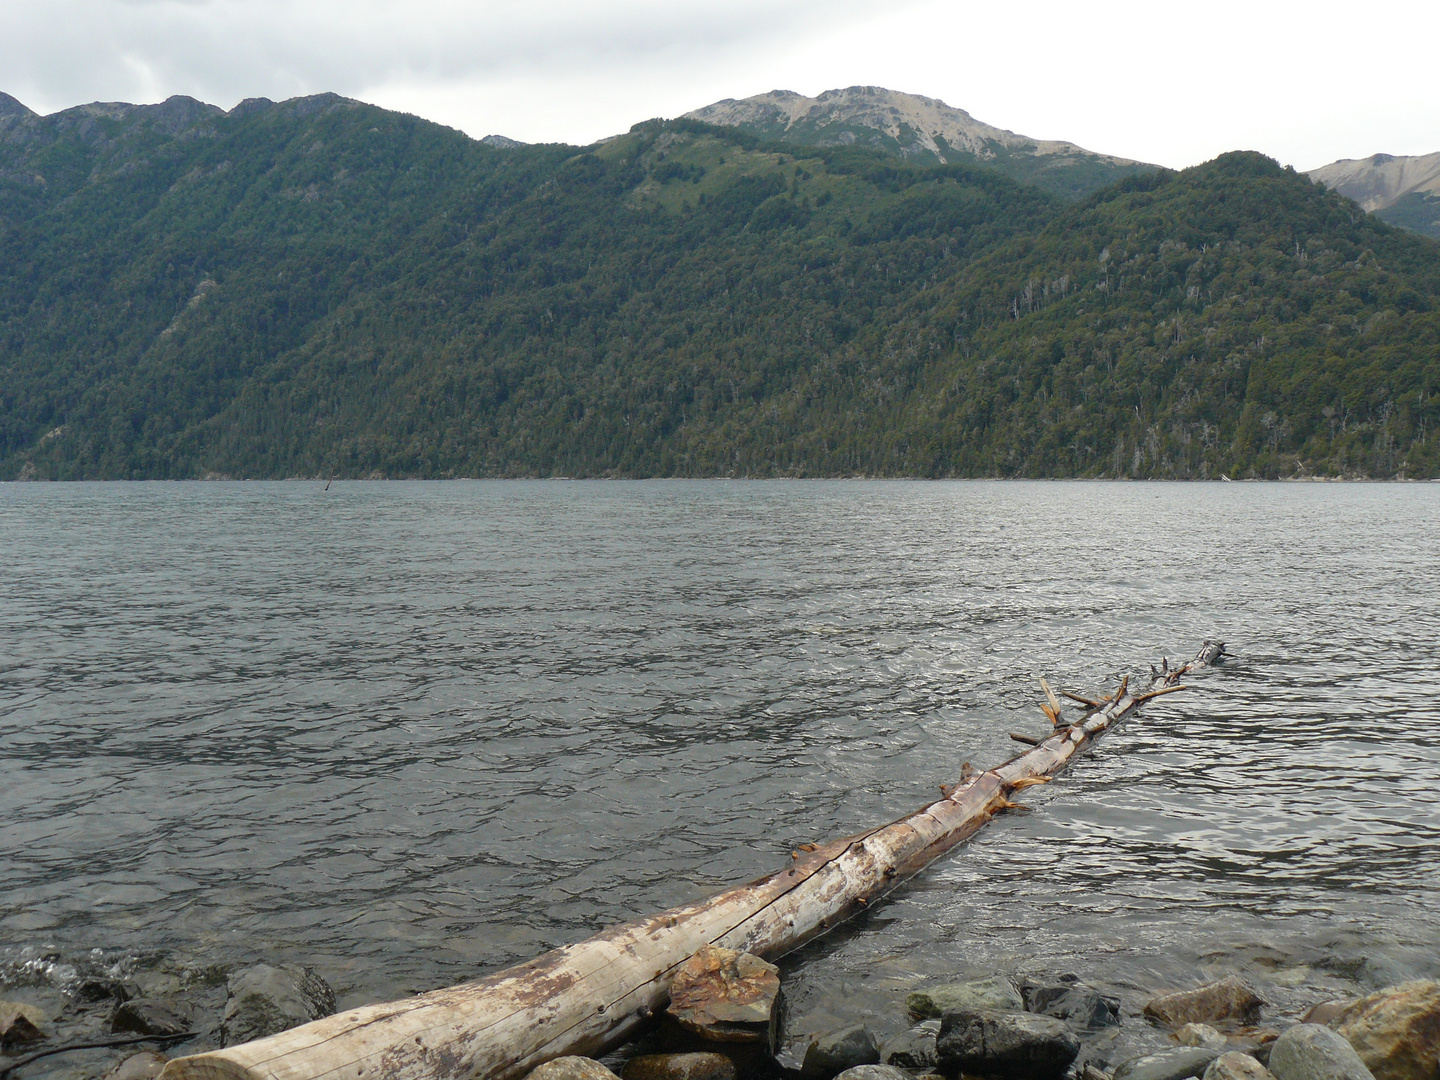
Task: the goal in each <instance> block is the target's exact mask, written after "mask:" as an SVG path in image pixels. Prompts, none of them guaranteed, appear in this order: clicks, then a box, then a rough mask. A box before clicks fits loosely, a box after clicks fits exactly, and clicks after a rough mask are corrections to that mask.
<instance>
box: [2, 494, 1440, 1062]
mask: <svg viewBox="0 0 1440 1080" xmlns="http://www.w3.org/2000/svg"><path fill="white" fill-rule="evenodd" d="M0 546H3V552H4V562H3V576H0V990H4V989H5V988H6V987H7V986H8V987H10V988H11V989H12V990H15V989H16V988H19V989H18V990H16V992H21V991H25V988H26V987H30V988H31V989H32V990H33V988H35V987H37V986H49V987H51V988H52V989H53V988H56V987H62V986H63V985H64V983H65V981H66V980H67V979H68V978H71V977H72V976H73V974H74V973H76V972H83V971H87V970H95V969H102V968H105V969H112V970H116V971H119V972H121V973H125V974H137V973H138V974H141V975H143V974H145V973H146V972H151V973H154V972H159V971H166V972H170V973H171V974H173V973H175V972H177V971H181V972H192V973H193V972H205V971H209V972H210V973H212V974H213V973H214V972H215V971H218V970H223V967H224V966H225V965H234V964H242V963H247V962H251V961H254V960H256V959H271V960H294V961H298V962H302V963H305V964H308V965H310V966H313V967H315V968H316V969H317V970H318V971H320V973H321V974H323V975H324V976H325V977H326V978H327V979H329V980H330V982H331V983H332V984H333V985H334V986H335V987H336V990H337V992H338V995H339V997H340V1000H341V1003H342V1005H344V1004H356V1003H360V1002H362V1001H366V1000H377V999H387V998H392V997H396V996H402V995H404V994H407V993H410V992H412V991H415V990H420V989H429V988H433V987H436V986H441V985H446V984H450V983H453V982H458V981H463V980H466V979H469V978H472V977H474V976H476V975H478V974H481V973H485V972H489V971H492V970H495V969H497V968H500V967H503V966H506V965H509V964H512V963H515V962H518V961H521V960H525V959H528V958H529V957H531V956H533V955H535V954H537V953H539V952H541V951H543V950H545V949H548V948H551V947H553V946H556V945H559V944H562V943H564V942H569V941H574V940H577V939H580V938H583V937H586V936H588V935H590V934H591V933H592V932H594V931H596V930H598V929H600V928H601V927H603V926H605V925H608V924H611V923H613V922H616V921H620V920H624V919H628V918H630V917H634V916H639V915H642V914H646V913H649V912H652V911H655V910H658V909H661V908H664V907H667V906H670V905H673V904H676V903H678V902H681V901H685V900H689V899H692V898H695V897H699V896H702V895H705V894H707V893H709V892H712V891H715V890H716V889H717V888H718V887H720V886H723V885H727V884H730V883H734V882H738V881H742V880H748V879H750V878H753V877H755V876H757V875H759V874H761V873H763V872H766V871H768V870H770V869H773V868H775V867H777V866H779V865H782V864H783V863H784V862H785V861H786V860H787V858H788V855H789V852H790V851H791V849H792V848H794V847H795V846H796V845H797V844H799V843H802V842H805V841H815V840H823V839H828V838H832V837H836V836H840V835H844V834H847V833H851V832H854V831H857V830H859V829H861V828H864V827H866V826H869V825H872V824H876V823H878V822H881V821H884V820H888V819H890V818H893V817H895V816H898V815H899V814H901V813H904V812H906V811H908V810H910V809H912V808H914V807H916V806H918V805H920V804H921V803H923V802H925V801H927V800H929V799H931V798H932V797H933V796H934V794H935V793H936V791H937V789H938V787H939V785H940V784H942V783H946V782H947V781H952V780H954V779H955V778H956V777H957V776H958V774H959V769H960V765H961V763H962V762H964V761H972V762H974V763H976V764H977V765H982V766H985V765H991V764H995V763H997V762H999V761H1001V760H1003V759H1005V758H1007V757H1009V756H1011V755H1012V754H1013V753H1014V752H1016V750H1017V749H1018V748H1017V747H1016V745H1015V744H1014V743H1013V742H1011V741H1010V740H1009V739H1008V738H1007V732H1009V731H1011V730H1022V731H1032V732H1038V731H1042V730H1044V729H1045V727H1046V721H1045V720H1044V718H1043V716H1042V715H1041V713H1040V711H1039V709H1038V707H1037V703H1038V701H1039V700H1041V698H1040V694H1039V691H1038V689H1037V686H1036V678H1037V677H1038V676H1040V675H1045V676H1047V677H1048V678H1049V680H1050V681H1051V683H1052V684H1056V685H1059V686H1063V687H1065V688H1067V689H1075V690H1079V691H1082V692H1084V691H1089V690H1104V689H1106V688H1107V687H1108V686H1111V685H1113V680H1114V678H1115V676H1116V675H1117V674H1118V673H1120V672H1127V671H1128V672H1144V671H1146V669H1147V668H1148V665H1149V664H1150V662H1152V661H1158V660H1159V658H1160V657H1161V656H1162V655H1167V654H1168V655H1169V656H1170V657H1171V658H1172V659H1173V658H1177V657H1181V656H1184V655H1188V654H1190V653H1192V652H1193V651H1194V650H1195V649H1197V648H1198V647H1199V645H1200V644H1201V642H1202V641H1203V640H1204V639H1206V638H1212V637H1213V638H1221V639H1223V640H1225V641H1226V642H1228V643H1229V645H1230V649H1231V651H1232V652H1234V654H1235V657H1234V659H1233V660H1232V661H1231V662H1230V663H1229V664H1227V665H1225V666H1223V667H1220V668H1218V669H1215V670H1211V671H1208V672H1206V673H1205V674H1204V675H1203V676H1201V677H1198V678H1196V679H1195V680H1193V683H1192V685H1193V689H1192V690H1190V691H1189V692H1187V693H1183V694H1177V695H1173V696H1171V697H1168V698H1165V699H1162V700H1160V701H1157V702H1155V703H1153V704H1152V705H1151V706H1149V707H1147V709H1146V710H1145V712H1144V714H1143V715H1142V716H1141V717H1139V718H1137V719H1136V720H1134V721H1132V722H1130V723H1129V724H1128V725H1127V726H1126V727H1125V728H1123V729H1122V730H1121V731H1119V732H1118V733H1116V734H1115V735H1113V736H1111V737H1110V738H1109V739H1107V740H1106V741H1105V742H1104V743H1103V744H1102V745H1101V747H1100V748H1099V750H1098V751H1097V752H1096V753H1095V754H1094V755H1093V756H1091V757H1089V758H1086V759H1085V760H1083V761H1082V762H1080V763H1079V764H1078V765H1077V766H1076V767H1074V768H1072V769H1071V770H1070V771H1069V772H1068V773H1066V774H1065V776H1064V777H1063V778H1062V779H1061V780H1059V781H1057V782H1056V783H1054V784H1051V785H1049V786H1048V787H1045V788H1039V789H1031V790H1029V791H1027V792H1026V793H1025V796H1026V799H1025V801H1026V802H1027V803H1028V804H1029V805H1030V806H1031V807H1032V811H1031V812H1030V813H1028V814H1011V815H1006V816H1005V817H1003V818H1002V819H1000V820H998V821H997V822H996V823H995V824H994V825H992V826H991V827H990V828H988V829H987V830H985V831H984V832H982V833H981V834H980V835H979V836H978V837H977V838H976V839H975V840H974V841H972V842H971V843H970V844H968V845H967V846H965V847H963V848H961V849H960V850H959V851H957V852H956V853H954V854H952V855H951V856H949V857H947V858H945V859H944V860H942V861H940V862H939V863H937V864H935V865H934V866H932V867H931V868H930V869H929V870H928V871H927V872H926V873H924V874H923V875H922V876H921V877H920V878H918V879H916V880H915V881H914V882H912V883H911V884H909V885H908V886H906V887H905V888H904V889H903V890H902V891H901V892H899V893H898V894H897V895H896V897H895V898H894V899H892V900H891V901H890V902H888V903H886V904H885V905H883V906H881V907H879V908H877V909H876V910H875V911H873V912H871V913H870V914H869V915H868V916H867V917H865V918H864V919H863V920H862V921H860V922H858V923H852V924H850V925H849V926H847V927H845V928H843V929H842V930H841V931H839V932H838V933H837V934H835V935H834V936H832V937H831V938H830V939H826V940H824V941H822V942H820V943H817V944H815V945H812V946H810V947H808V948H807V949H805V950H804V951H802V952H801V953H799V954H796V955H794V956H792V957H790V958H788V959H787V960H786V961H785V962H784V964H783V965H782V966H783V968H784V972H785V979H786V985H787V993H788V994H789V996H790V999H791V1002H792V1017H793V1020H792V1025H791V1030H792V1037H794V1038H800V1037H803V1035H805V1034H806V1033H808V1032H809V1031H812V1030H820V1029H822V1028H824V1027H825V1026H827V1025H832V1024H834V1023H837V1022H838V1021H840V1020H845V1019H850V1018H852V1017H856V1016H866V1017H869V1018H870V1019H871V1022H872V1024H873V1025H874V1026H876V1027H877V1028H878V1029H880V1030H881V1031H889V1030H895V1029H898V1028H900V1027H902V1026H903V1020H904V1018H903V996H904V993H905V991H906V990H908V989H911V988H913V987H914V986H916V985H918V984H920V983H922V982H924V981H926V980H931V979H934V978H937V977H945V978H952V977H957V976H966V975H970V974H985V973H988V972H990V971H995V970H1000V971H1007V972H1012V973H1015V972H1019V973H1027V972H1028V973H1040V974H1044V973H1049V974H1054V973H1059V972H1073V973H1075V974H1078V975H1080V976H1081V977H1082V978H1085V979H1086V980H1088V981H1091V982H1094V983H1095V984H1097V985H1100V986H1101V987H1102V988H1106V989H1108V990H1109V991H1111V992H1114V993H1117V994H1119V995H1120V996H1121V997H1122V998H1123V999H1124V1000H1125V1002H1126V1006H1127V1009H1130V1010H1132V1011H1133V1009H1134V1008H1138V1005H1139V1004H1140V1003H1141V1002H1143V1000H1144V999H1145V997H1146V996H1147V995H1148V994H1149V993H1151V992H1152V991H1154V990H1157V989H1162V988H1168V987H1176V986H1184V985H1191V984H1193V983H1194V982H1196V981H1198V980H1199V979H1202V978H1205V977H1208V976H1211V975H1218V974H1225V973H1228V972H1230V971H1239V972H1240V973H1242V974H1244V975H1245V976H1246V977H1247V978H1250V979H1252V981H1254V982H1255V983H1256V984H1257V986H1259V987H1260V988H1261V990H1262V992H1263V993H1264V994H1265V996H1266V997H1267V998H1268V999H1269V1000H1270V1001H1271V1002H1272V1004H1273V1006H1274V1008H1273V1009H1272V1014H1274V1015H1279V1014H1282V1013H1284V1012H1285V1011H1286V1010H1293V1009H1297V1008H1300V1007H1303V1006H1304V1005H1306V1004H1308V1003H1309V1002H1312V1001H1315V1000H1320V999H1322V998H1325V997H1330V996H1333V995H1334V994H1335V993H1342V992H1354V991H1355V990H1356V989H1357V988H1365V987H1368V986H1370V985H1374V984H1376V983H1380V984H1383V983H1385V982H1389V981H1395V980H1396V979H1398V978H1403V977H1405V976H1410V975H1430V976H1435V975H1440V949H1437V943H1440V807H1437V794H1436V793H1437V790H1440V644H1437V643H1440V486H1437V485H1424V484H1418V485H1318V484H1316V485H1262V484H1214V485H1204V484H1184V485H1178V484H1177V485H1165V484H1105V483H986V482H961V483H881V482H876V483H870V482H815V483H808V482H719V481H714V482H678V481H677V482H636V483H628V482H593V483H589V482H586V483H581V482H573V483H572V482H534V483H526V482H494V483H488V482H475V483H471V482H451V483H433V484H432V483H344V482H337V483H335V484H333V485H332V486H331V488H330V490H329V491H328V492H327V491H324V490H323V485H320V484H312V483H298V482H297V483H273V484H263V483H246V484H228V483H205V484H199V483H197V484H77V485H40V484H33V485H23V484H9V485H0ZM37 992H38V991H37ZM1122 1030H1123V1034H1122V1039H1123V1040H1125V1041H1126V1042H1127V1045H1133V1046H1141V1045H1150V1044H1154V1043H1156V1042H1157V1040H1159V1038H1160V1036H1159V1035H1158V1034H1156V1033H1153V1032H1150V1031H1147V1030H1146V1029H1145V1028H1144V1025H1143V1024H1140V1023H1139V1022H1138V1021H1134V1020H1133V1019H1127V1023H1126V1026H1125V1027H1124V1028H1123V1029H1122Z"/></svg>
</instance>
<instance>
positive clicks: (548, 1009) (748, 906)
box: [161, 642, 1224, 1080]
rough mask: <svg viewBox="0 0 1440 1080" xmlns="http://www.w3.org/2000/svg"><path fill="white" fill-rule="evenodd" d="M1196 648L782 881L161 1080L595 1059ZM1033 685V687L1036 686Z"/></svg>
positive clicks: (938, 836)
mask: <svg viewBox="0 0 1440 1080" xmlns="http://www.w3.org/2000/svg"><path fill="white" fill-rule="evenodd" d="M1223 650H1224V646H1223V645H1213V644H1211V643H1209V642H1206V645H1205V648H1203V649H1201V651H1200V654H1199V655H1198V656H1197V657H1196V658H1195V659H1194V660H1193V661H1191V662H1190V663H1189V664H1187V665H1184V666H1183V667H1179V668H1175V669H1173V670H1172V669H1170V668H1169V666H1168V664H1167V665H1166V666H1165V668H1164V670H1162V671H1154V669H1152V675H1153V678H1152V680H1151V686H1150V688H1149V692H1148V693H1135V694H1132V693H1130V691H1129V689H1128V680H1126V681H1125V682H1122V683H1121V685H1120V688H1119V689H1118V690H1117V691H1116V692H1115V693H1114V694H1113V695H1112V696H1111V697H1109V698H1105V699H1102V700H1099V701H1091V700H1089V699H1086V698H1081V697H1078V696H1077V695H1073V694H1069V695H1067V696H1069V697H1072V698H1073V699H1074V700H1077V701H1080V702H1082V703H1084V704H1085V705H1086V706H1087V709H1086V711H1085V712H1084V714H1083V715H1082V716H1081V717H1080V718H1079V719H1078V720H1075V721H1073V722H1071V721H1066V720H1065V719H1064V718H1063V717H1062V716H1061V713H1060V702H1059V700H1058V699H1057V698H1056V696H1055V695H1054V693H1052V692H1051V690H1050V687H1049V686H1048V685H1046V686H1045V692H1046V696H1047V698H1048V702H1047V704H1045V705H1043V706H1042V709H1044V711H1045V714H1046V715H1047V716H1048V717H1049V718H1050V720H1051V723H1052V725H1053V730H1052V731H1051V733H1050V734H1049V735H1047V736H1046V737H1044V738H1043V739H1041V740H1040V741H1039V744H1038V745H1037V746H1035V747H1034V748H1033V749H1031V750H1028V751H1026V752H1025V753H1023V754H1021V755H1020V756H1018V757H1016V758H1013V759H1011V760H1010V761H1007V762H1006V763H1005V764H1003V765H1000V766H998V767H997V768H994V769H990V770H988V771H985V772H973V771H971V770H970V769H969V767H968V764H967V767H966V769H965V770H964V771H963V774H962V776H961V779H960V782H959V783H958V784H957V785H955V787H954V788H953V789H950V788H944V789H942V791H943V792H944V793H945V797H944V798H942V799H940V800H939V801H938V802H934V803H931V804H930V805H928V806H925V807H922V808H921V809H920V810H917V811H916V812H915V813H913V814H909V815H907V816H906V817H903V818H901V819H900V820H898V821H895V822H892V823H890V824H889V825H883V826H881V827H880V828H877V829H872V830H870V831H868V832H864V833H860V834H859V835H857V836H851V837H847V838H846V839H843V840H836V841H833V842H831V843H828V844H824V845H821V846H818V847H812V846H811V845H808V844H807V845H805V850H802V851H796V852H794V853H792V856H791V858H792V862H791V865H789V866H787V867H786V868H785V869H783V870H780V871H777V872H776V873H773V874H770V875H768V876H767V877H763V878H760V879H759V880H758V881H754V882H751V883H750V884H749V885H742V886H740V887H738V888H734V889H730V890H729V891H727V892H723V893H721V894H719V895H718V896H714V897H711V898H710V899H708V900H701V901H698V902H696V903H693V904H686V905H684V906H683V907H678V908H674V909H672V910H670V911H666V912H663V913H661V914H659V915H655V916H652V917H650V918H648V919H642V920H640V921H639V922H633V923H627V924H625V925H622V926H617V927H613V928H611V929H609V930H606V931H604V932H602V933H600V934H597V935H596V936H595V937H593V938H590V939H589V940H587V941H582V942H579V943H577V944H575V945H567V946H565V947H564V948H561V949H556V950H554V951H553V952H549V953H546V954H545V955H544V956H541V957H538V958H536V959H534V960H531V961H530V962H529V963H526V964H521V965H519V966H517V967H513V968H509V969H507V970H505V971H501V972H499V973H497V974H495V975H491V976H490V977H489V978H486V979H482V980H480V981H479V982H473V983H467V984H465V985H462V986H455V987H451V988H450V989H447V990H435V991H432V992H431V993H428V994H420V995H418V996H416V997H413V998H408V999H406V1000H404V1001H395V1002H390V1003H388V1004H384V1005H368V1006H365V1007H364V1008H360V1009H349V1010H346V1011H345V1012H343V1013H338V1014H336V1015H334V1016H329V1017H326V1018H325V1019H323V1020H317V1021H315V1022H313V1023H310V1024H305V1025H304V1026H302V1027H298V1028H293V1029H291V1030H290V1031H285V1032H281V1033H280V1034H278V1035H272V1036H270V1037H269V1038H265V1039H257V1040H256V1041H254V1042H249V1043H244V1044H242V1045H239V1046H232V1047H228V1048H226V1049H224V1050H217V1051H214V1052H212V1053H207V1054H197V1055H194V1056H192V1057H185V1058H177V1059H176V1060H174V1061H172V1062H170V1063H169V1064H168V1065H167V1066H166V1067H165V1071H164V1073H163V1075H162V1078H161V1080H218V1078H234V1080H314V1078H319V1077H324V1078H326V1080H471V1078H476V1080H482V1078H483V1080H516V1078H518V1077H522V1076H524V1075H525V1074H526V1073H527V1072H529V1071H530V1070H531V1069H533V1068H534V1067H535V1066H536V1065H539V1064H540V1063H541V1062H544V1061H548V1060H550V1059H551V1058H555V1057H560V1056H562V1055H565V1054H589V1055H595V1054H598V1053H601V1052H603V1051H605V1050H607V1049H609V1048H612V1047H614V1046H618V1045H620V1044H621V1043H623V1042H625V1041H626V1040H628V1039H629V1038H631V1037H633V1036H634V1035H636V1034H638V1033H639V1032H640V1030H641V1029H642V1028H643V1027H644V1026H645V1025H646V1024H647V1023H648V1022H649V1020H650V1018H651V1017H652V1016H654V1015H655V1014H656V1013H657V1012H659V1011H661V1010H663V1009H664V1008H665V1006H666V1003H667V1001H668V996H669V987H670V980H671V978H672V977H673V975H674V973H675V971H676V970H677V969H678V968H679V967H680V965H681V964H683V963H685V961H686V960H687V959H689V958H690V956H691V955H692V954H694V953H695V952H696V950H698V949H699V948H701V947H702V946H704V945H709V944H715V945H721V946H724V947H726V948H730V949H738V950H743V951H745V952H751V953H755V954H757V955H760V956H764V957H770V958H773V957H777V956H780V955H782V954H784V953H787V952H789V951H790V950H792V949H794V948H796V947H797V946H799V945H801V944H803V943H804V942H806V941H808V940H810V939H811V938H813V937H815V936H817V935H819V934H823V933H825V932H826V931H827V930H830V929H831V928H833V927H834V926H836V925H838V924H839V923H841V922H843V921H845V920H846V919H848V918H849V917H851V916H852V915H854V914H856V913H857V912H859V911H862V910H864V909H865V908H866V907H867V906H869V905H871V904H873V903H874V902H875V901H876V900H877V899H879V898H880V897H882V896H883V895H884V894H885V893H887V892H889V891H890V890H891V889H893V888H895V886H896V885H897V884H899V883H900V882H902V881H904V880H905V879H906V878H908V877H910V876H912V875H914V874H916V873H917V872H919V871H920V869H921V868H923V867H924V866H925V865H926V864H928V863H929V862H931V861H932V860H934V859H935V858H937V857H938V856H940V855H942V854H944V853H945V852H947V851H949V850H950V849H951V848H953V847H954V846H955V845H956V844H959V843H961V842H962V841H963V840H965V839H967V838H968V837H970V836H971V835H972V834H974V833H975V831H976V830H977V829H979V828H980V827H981V826H982V825H984V824H986V823H987V822H988V821H990V819H991V818H993V817H994V816H995V815H996V814H997V813H999V812H1000V811H1002V810H1005V809H1009V808H1011V807H1013V806H1014V805H1015V804H1014V803H1012V802H1011V801H1010V799H1009V796H1010V795H1011V794H1012V793H1014V792H1016V791H1018V790H1020V789H1022V788H1025V787H1028V786H1030V785H1031V784H1037V783H1044V782H1046V781H1047V780H1049V779H1050V777H1052V776H1054V775H1055V774H1056V773H1058V772H1059V771H1060V770H1062V769H1063V768H1064V767H1065V766H1066V765H1067V764H1068V763H1069V762H1070V760H1071V759H1072V758H1074V757H1075V756H1076V755H1077V754H1079V753H1080V752H1081V751H1082V750H1084V749H1085V748H1086V747H1087V746H1089V745H1090V744H1091V743H1092V742H1094V741H1095V740H1096V739H1098V738H1099V737H1100V736H1101V735H1103V734H1104V733H1105V732H1106V731H1108V730H1109V729H1110V728H1112V727H1114V726H1115V724H1116V723H1117V722H1118V721H1119V720H1121V719H1122V718H1123V717H1125V716H1127V715H1129V714H1130V713H1131V712H1133V711H1134V710H1135V709H1136V708H1138V707H1139V706H1140V705H1141V704H1142V703H1143V702H1144V701H1146V700H1147V699H1148V698H1150V697H1153V696H1155V695H1156V694H1158V693H1168V692H1169V691H1171V690H1176V689H1182V687H1180V686H1179V679H1180V677H1181V676H1182V675H1184V674H1185V673H1186V672H1188V671H1193V670H1195V669H1196V668H1197V667H1203V666H1205V665H1207V664H1209V663H1212V662H1213V661H1214V660H1215V659H1217V658H1218V657H1219V655H1220V654H1221V652H1223ZM1042 683H1043V680H1042Z"/></svg>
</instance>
